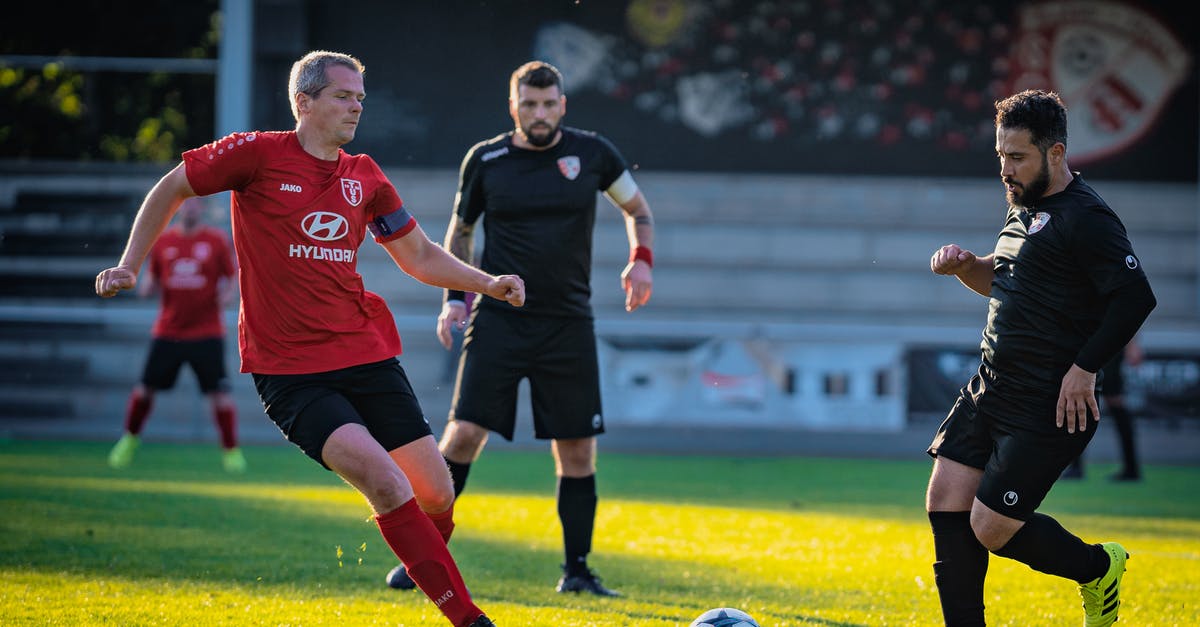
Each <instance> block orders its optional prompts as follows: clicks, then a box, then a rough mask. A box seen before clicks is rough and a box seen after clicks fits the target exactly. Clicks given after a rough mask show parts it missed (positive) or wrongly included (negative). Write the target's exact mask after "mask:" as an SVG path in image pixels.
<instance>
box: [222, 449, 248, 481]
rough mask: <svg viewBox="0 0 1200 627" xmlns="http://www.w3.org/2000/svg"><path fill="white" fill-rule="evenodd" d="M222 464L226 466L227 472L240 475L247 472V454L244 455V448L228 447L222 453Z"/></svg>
mask: <svg viewBox="0 0 1200 627" xmlns="http://www.w3.org/2000/svg"><path fill="white" fill-rule="evenodd" d="M221 465H222V466H224V467H225V472H228V473H232V474H235V475H240V474H242V473H243V472H246V456H245V455H242V449H240V448H237V447H236V446H235V447H233V448H231V449H226V451H225V452H224V453H222V454H221Z"/></svg>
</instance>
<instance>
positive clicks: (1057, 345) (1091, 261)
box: [981, 173, 1145, 391]
mask: <svg viewBox="0 0 1200 627" xmlns="http://www.w3.org/2000/svg"><path fill="white" fill-rule="evenodd" d="M993 269H994V270H995V278H994V279H993V280H992V291H991V301H990V307H989V312H988V321H987V327H986V328H985V329H984V332H983V342H982V344H981V348H982V350H983V360H984V362H985V363H986V364H988V365H989V366H991V367H992V368H993V369H995V371H996V372H997V373H998V376H999V377H1001V378H1008V379H1009V380H1010V381H1013V382H1016V383H1018V384H1019V385H1029V386H1034V387H1036V388H1038V389H1041V390H1048V391H1057V390H1058V388H1059V387H1060V385H1061V383H1062V377H1063V376H1064V375H1065V374H1066V372H1067V370H1068V369H1070V367H1071V364H1072V363H1074V361H1075V358H1076V356H1077V355H1078V353H1079V351H1080V349H1081V348H1083V345H1084V344H1085V343H1086V342H1087V340H1088V338H1089V337H1091V336H1092V334H1094V333H1095V332H1096V330H1097V329H1098V328H1099V326H1100V321H1101V319H1102V318H1103V317H1104V313H1105V309H1106V307H1107V303H1108V295H1109V294H1111V293H1112V292H1113V290H1116V289H1117V288H1119V287H1122V286H1124V285H1127V284H1129V283H1132V282H1134V281H1138V280H1144V278H1145V273H1144V272H1143V271H1142V267H1141V262H1140V261H1139V260H1138V258H1137V256H1136V255H1134V253H1133V247H1132V246H1131V245H1130V243H1129V238H1128V236H1127V235H1126V233H1125V226H1124V225H1123V224H1122V223H1121V219H1120V218H1119V217H1117V214H1116V213H1114V212H1113V210H1112V209H1110V208H1109V207H1108V205H1106V204H1105V203H1104V200H1103V199H1101V198H1100V196H1099V195H1097V194H1096V192H1095V191H1093V190H1092V188H1091V187H1089V186H1088V185H1087V183H1084V181H1083V178H1082V177H1081V176H1080V175H1079V174H1078V173H1075V178H1074V179H1073V180H1072V181H1071V183H1070V184H1068V185H1067V188H1066V189H1064V190H1063V191H1062V192H1059V193H1057V194H1053V195H1051V196H1047V197H1045V198H1043V199H1042V201H1041V202H1040V203H1038V205H1037V206H1036V207H1032V208H1029V209H1022V208H1020V207H1009V209H1008V217H1007V220H1006V222H1005V225H1004V229H1003V230H1002V231H1001V232H1000V236H999V240H998V241H997V243H996V251H995V259H994V263H993Z"/></svg>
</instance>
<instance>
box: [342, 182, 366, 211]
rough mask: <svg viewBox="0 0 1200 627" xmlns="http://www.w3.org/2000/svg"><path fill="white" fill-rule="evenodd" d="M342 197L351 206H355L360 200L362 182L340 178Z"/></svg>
mask: <svg viewBox="0 0 1200 627" xmlns="http://www.w3.org/2000/svg"><path fill="white" fill-rule="evenodd" d="M342 198H345V199H346V202H348V203H350V206H351V207H357V206H358V203H360V202H362V183H360V182H358V181H356V180H354V179H342Z"/></svg>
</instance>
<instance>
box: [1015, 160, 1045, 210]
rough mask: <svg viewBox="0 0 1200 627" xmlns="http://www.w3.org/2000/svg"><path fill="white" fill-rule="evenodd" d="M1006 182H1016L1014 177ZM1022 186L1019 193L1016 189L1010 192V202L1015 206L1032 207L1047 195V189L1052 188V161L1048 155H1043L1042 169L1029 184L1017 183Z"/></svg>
mask: <svg viewBox="0 0 1200 627" xmlns="http://www.w3.org/2000/svg"><path fill="white" fill-rule="evenodd" d="M1004 182H1005V183H1009V184H1012V183H1016V181H1015V180H1013V179H1005V180H1004ZM1017 185H1019V186H1020V191H1019V193H1018V192H1017V191H1016V190H1014V191H1010V192H1008V194H1007V196H1008V203H1009V204H1011V205H1013V206H1015V207H1024V208H1026V209H1028V208H1030V207H1032V206H1033V205H1034V204H1035V203H1037V201H1039V200H1041V199H1042V196H1045V195H1046V190H1048V189H1050V163H1049V161H1048V160H1047V159H1046V155H1042V169H1041V170H1038V174H1037V176H1036V177H1034V179H1033V180H1032V181H1030V182H1029V184H1027V185H1026V184H1021V183H1017Z"/></svg>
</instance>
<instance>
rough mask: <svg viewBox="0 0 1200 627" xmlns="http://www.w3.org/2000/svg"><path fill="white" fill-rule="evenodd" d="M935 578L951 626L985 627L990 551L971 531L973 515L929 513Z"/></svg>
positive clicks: (944, 615) (943, 614)
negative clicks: (984, 597)
mask: <svg viewBox="0 0 1200 627" xmlns="http://www.w3.org/2000/svg"><path fill="white" fill-rule="evenodd" d="M929 526H930V527H932V528H933V550H934V554H935V555H936V557H937V561H936V562H934V563H933V579H934V582H935V583H936V584H937V589H938V598H939V599H940V600H941V602H942V618H943V619H944V620H945V622H946V626H947V627H968V626H969V627H976V626H978V627H982V626H983V625H984V620H983V580H984V578H985V577H986V576H987V568H988V551H987V549H985V548H984V547H983V545H982V544H980V543H979V539H978V538H976V537H975V532H974V531H973V530H972V529H971V512H929Z"/></svg>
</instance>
